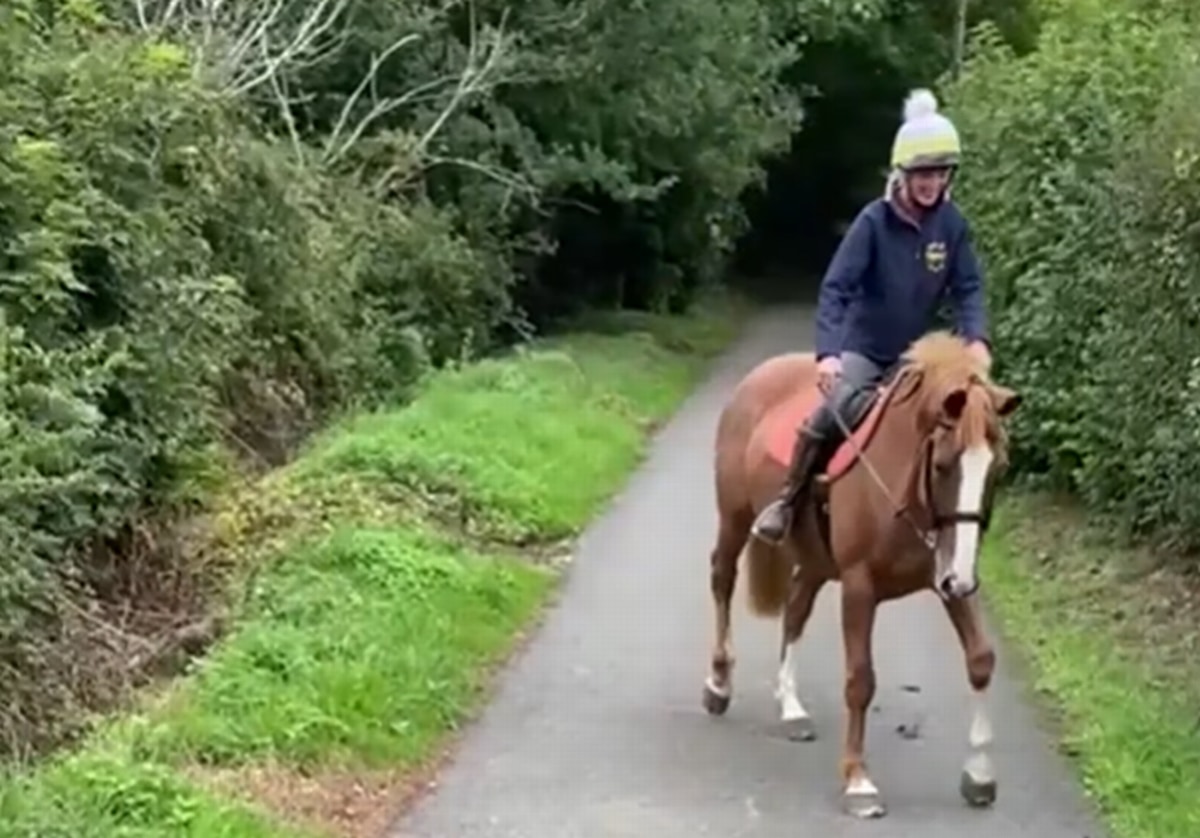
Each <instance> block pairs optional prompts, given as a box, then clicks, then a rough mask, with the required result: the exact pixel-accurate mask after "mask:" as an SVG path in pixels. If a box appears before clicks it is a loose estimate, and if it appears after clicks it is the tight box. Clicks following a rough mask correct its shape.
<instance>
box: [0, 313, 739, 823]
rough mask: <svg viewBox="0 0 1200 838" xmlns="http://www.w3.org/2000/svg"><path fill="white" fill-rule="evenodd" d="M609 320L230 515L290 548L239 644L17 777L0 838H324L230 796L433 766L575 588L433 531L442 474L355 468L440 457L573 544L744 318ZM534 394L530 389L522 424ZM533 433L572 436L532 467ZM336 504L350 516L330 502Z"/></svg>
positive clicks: (333, 433)
mask: <svg viewBox="0 0 1200 838" xmlns="http://www.w3.org/2000/svg"><path fill="white" fill-rule="evenodd" d="M599 320H600V321H602V322H599V323H594V324H592V325H593V327H594V328H596V329H597V331H592V332H590V333H586V334H572V335H568V336H564V337H561V338H558V339H555V340H553V341H549V342H546V344H544V345H536V346H534V347H533V349H532V350H531V351H523V352H517V353H513V354H512V355H510V356H509V357H507V358H503V359H498V360H494V361H489V362H487V363H485V364H482V365H478V366H476V365H468V366H466V367H464V368H463V369H462V370H440V371H438V372H436V373H434V374H433V375H432V376H431V380H430V381H429V382H428V385H427V387H426V388H425V389H424V390H423V392H422V393H420V394H419V395H418V396H417V397H416V398H415V399H414V400H413V401H412V402H411V403H410V404H407V405H399V406H393V407H391V408H390V409H388V410H384V411H378V412H376V413H374V414H372V415H371V416H369V417H367V418H365V419H362V420H358V421H348V422H345V423H341V424H339V425H336V426H334V427H333V428H331V429H330V430H329V431H328V432H327V434H326V435H324V437H323V438H322V439H321V440H319V441H318V442H317V444H315V445H314V446H312V447H311V448H310V449H308V450H307V451H305V452H304V453H302V454H301V455H300V456H299V457H298V458H297V460H296V461H295V462H293V463H291V464H289V465H288V466H286V467H284V468H282V469H278V470H276V471H274V472H272V473H271V474H270V475H267V476H265V477H264V478H262V479H261V480H259V481H256V485H254V486H253V487H250V488H249V489H248V493H249V496H250V497H253V498H254V499H255V501H256V502H257V505H259V506H260V507H261V517H257V518H255V517H254V516H253V515H251V516H250V517H251V520H248V521H247V520H246V516H247V511H246V504H245V503H240V502H239V501H240V500H241V498H231V499H230V500H229V501H228V508H227V509H224V510H223V512H225V513H227V514H228V515H229V516H230V517H232V518H235V519H237V521H236V523H232V522H231V526H230V529H231V530H232V533H231V537H230V541H231V542H236V543H235V544H231V545H230V546H231V548H240V547H244V546H246V544H245V542H247V541H252V542H257V543H258V544H256V545H255V546H256V547H257V546H260V545H262V544H266V545H268V546H267V547H266V548H265V549H262V550H261V551H260V550H255V551H254V552H255V553H256V561H255V562H254V564H253V567H254V569H255V570H256V571H257V572H256V573H247V574H246V577H247V580H246V581H247V590H246V591H245V594H246V595H245V597H244V600H243V606H242V608H241V609H240V613H239V614H238V615H237V618H238V619H237V621H236V627H235V628H234V630H233V631H232V632H231V633H230V634H229V635H227V636H226V637H225V638H224V639H223V640H222V641H221V643H220V645H219V646H218V647H217V648H216V649H215V650H214V651H213V652H212V653H211V654H210V655H209V656H208V657H207V658H206V659H205V660H204V661H203V663H201V664H199V665H197V666H195V667H194V668H193V669H192V671H191V672H189V673H188V674H187V675H186V676H185V677H184V678H182V679H180V680H179V681H177V682H175V683H174V684H172V685H171V686H170V689H169V690H167V691H166V692H165V694H164V695H162V696H161V697H160V699H159V700H157V701H155V702H154V703H153V704H152V706H149V707H147V709H146V710H145V711H144V712H142V713H140V714H137V715H131V716H127V717H123V718H119V719H117V720H114V721H113V722H112V723H110V724H106V725H105V726H104V727H103V728H101V729H99V730H97V731H96V732H95V733H94V734H93V735H92V736H91V737H89V740H88V741H87V742H86V743H85V745H84V747H83V748H82V749H81V750H80V751H79V752H78V753H77V754H75V755H72V756H68V757H65V758H59V759H56V760H52V761H50V762H48V763H47V764H44V765H42V766H39V767H38V768H36V769H35V770H33V771H31V772H29V773H27V774H24V775H17V774H14V775H11V776H5V777H0V836H13V838H35V836H36V838H42V836H48V837H50V838H58V836H67V835H74V836H86V838H92V836H95V838H109V837H110V836H117V835H121V836H126V835H128V836H136V838H141V837H142V836H146V838H149V836H160V835H172V836H175V835H179V836H197V838H199V836H203V837H204V838H209V836H228V838H284V836H291V838H311V836H313V835H315V834H326V833H327V831H326V832H321V833H316V832H301V827H300V826H283V825H282V824H281V823H276V822H275V819H274V818H271V819H268V818H267V817H266V816H260V815H258V814H256V813H254V812H251V811H249V810H247V809H246V808H244V807H242V806H234V805H231V803H230V802H229V801H227V800H225V799H223V798H224V795H225V794H229V793H230V792H231V791H233V792H238V791H241V790H243V788H244V787H245V786H246V785H247V780H249V779H252V778H255V777H256V776H262V774H266V775H268V776H272V777H273V778H275V779H276V781H277V783H278V785H279V786H281V787H283V786H286V785H287V784H286V782H284V781H287V780H297V779H299V778H303V779H304V782H303V784H302V785H304V786H305V787H308V788H312V787H313V786H314V785H316V786H318V787H319V786H320V784H321V783H322V779H323V778H324V777H326V776H329V775H333V776H334V777H335V778H351V777H353V778H356V779H357V778H358V777H364V778H366V777H371V776H372V771H373V770H379V771H382V772H386V775H387V776H388V777H393V776H395V774H394V772H397V771H406V770H411V769H414V768H417V767H421V766H428V765H429V764H430V760H431V759H432V758H434V757H436V755H437V754H439V753H441V752H442V751H443V750H444V747H445V743H446V736H447V735H448V734H450V733H452V732H453V731H455V730H456V729H458V728H459V727H460V726H461V724H462V723H463V721H464V719H466V718H467V717H469V715H470V714H471V713H472V711H474V710H475V709H476V708H477V707H478V706H479V702H480V699H481V698H482V697H483V696H484V694H485V687H486V685H487V681H488V674H489V672H490V671H491V670H492V668H493V667H494V665H495V664H496V662H497V661H498V660H499V659H500V658H502V657H503V655H504V654H505V653H506V652H507V651H508V650H509V649H511V647H512V641H513V637H514V635H516V634H518V633H519V631H520V630H521V629H522V628H523V627H525V626H526V625H527V624H528V621H529V619H530V618H531V616H532V615H533V614H534V613H535V612H536V611H537V609H538V607H539V606H540V605H541V604H542V603H543V602H544V601H545V599H546V597H547V596H548V595H549V594H550V592H551V590H552V586H553V582H554V579H555V575H556V574H555V571H554V569H553V568H552V567H551V566H550V564H549V563H546V564H539V563H537V562H533V561H530V560H529V555H528V554H525V555H521V556H517V555H513V552H512V550H511V547H505V546H502V545H498V544H497V543H496V540H497V538H498V537H500V538H502V537H504V536H505V535H506V533H505V532H504V531H503V527H494V528H491V527H489V528H485V530H484V531H483V532H482V533H481V535H483V536H484V537H483V538H472V537H471V535H472V534H468V533H464V532H463V531H462V530H461V529H460V528H459V526H458V522H457V521H451V522H449V523H450V526H447V527H444V528H443V527H439V526H438V519H439V517H440V513H441V510H442V507H443V506H444V505H443V504H441V503H439V504H437V505H436V508H434V509H431V510H430V512H431V513H432V514H431V515H429V516H422V515H421V514H420V511H419V509H420V507H419V503H418V502H414V501H416V500H417V499H419V498H420V497H421V496H422V495H429V494H431V493H433V492H435V491H437V490H438V489H439V488H440V476H439V475H438V474H436V473H432V472H429V471H424V472H420V473H419V476H418V478H417V479H415V480H410V485H409V486H407V487H402V488H399V490H398V487H396V486H395V485H394V484H391V483H388V482H386V481H380V480H378V479H376V478H377V464H376V463H375V462H374V460H373V459H370V458H365V459H362V460H356V459H355V458H354V457H353V456H347V452H365V451H374V452H384V453H385V454H386V452H387V450H388V448H389V447H390V446H392V445H394V444H397V443H400V444H404V443H405V442H406V441H407V440H409V439H414V438H415V439H418V440H420V444H419V446H418V449H419V450H418V451H417V453H418V454H419V455H420V456H421V457H424V458H425V461H427V462H440V463H449V464H459V463H463V464H470V467H469V468H466V469H462V470H461V474H462V476H464V477H465V478H466V479H465V480H464V482H463V484H462V485H461V486H460V487H459V488H460V490H461V491H462V492H463V493H464V494H465V495H470V496H473V497H477V496H479V495H480V494H481V493H486V494H487V499H488V501H489V502H490V503H493V504H495V507H496V509H498V510H502V511H504V510H516V511H518V512H524V513H526V514H525V515H524V516H523V517H524V519H525V520H527V521H531V522H532V526H531V527H530V528H529V529H527V530H526V531H524V532H523V533H522V536H523V537H524V539H525V540H526V542H532V543H533V544H532V545H530V544H528V543H527V544H526V545H525V546H526V547H527V548H528V547H529V546H541V547H548V548H555V547H556V545H554V544H553V543H550V542H552V541H553V540H554V539H556V538H558V537H559V536H561V535H562V534H563V532H564V531H568V532H575V531H577V530H578V529H579V528H580V527H582V526H583V525H584V524H585V523H586V521H587V519H588V518H589V517H590V516H591V514H592V513H593V511H594V508H595V505H596V504H597V503H599V502H600V499H601V498H602V497H605V496H608V495H611V493H612V492H614V491H615V490H617V489H618V488H619V486H620V483H621V481H622V480H623V479H625V476H626V474H627V472H628V469H629V468H630V467H631V466H632V465H633V464H634V462H635V461H636V459H637V457H638V456H639V455H640V454H641V452H642V451H643V450H644V449H645V445H646V442H647V435H646V434H645V433H644V431H645V429H646V427H647V426H648V425H649V424H651V423H653V422H657V421H660V420H662V419H663V418H665V417H666V416H667V415H668V414H669V413H670V412H671V411H672V410H673V409H674V408H675V407H676V406H677V405H678V403H679V401H680V400H681V399H682V398H683V397H684V396H685V395H686V393H687V392H688V390H689V386H690V385H691V384H693V383H694V382H695V381H696V379H697V378H698V377H699V376H700V375H701V374H702V373H703V371H704V369H705V367H706V363H705V362H706V361H707V359H708V358H709V357H710V356H711V355H712V354H713V353H714V352H716V351H717V350H719V349H721V348H722V347H723V346H724V344H725V343H727V341H728V340H729V339H730V338H731V337H732V335H733V333H734V327H735V325H736V324H735V323H734V322H733V321H734V320H736V318H731V316H730V312H729V306H728V304H726V305H724V306H723V307H722V308H721V309H720V310H719V311H717V312H715V313H714V312H712V311H711V310H706V311H704V312H703V313H702V314H699V315H691V316H688V317H686V318H664V317H660V316H656V315H640V316H634V317H625V316H619V317H603V318H599ZM630 321H633V322H630ZM599 331H602V332H603V334H600V333H598V332H599ZM516 385H520V387H521V392H523V393H528V394H530V397H529V398H528V399H527V401H525V405H526V406H525V408H524V410H518V408H517V407H516V406H515V404H514V401H515V400H514V391H515V388H516ZM464 406H466V408H467V409H466V410H464V409H463V407H464ZM601 420H602V422H601ZM601 424H603V426H604V427H603V428H601V427H600V426H601ZM529 436H532V437H533V438H535V439H541V440H545V439H554V440H567V441H568V442H567V443H566V444H564V445H561V446H559V445H542V446H541V447H540V448H539V449H538V450H537V451H536V452H533V451H531V450H530V447H529ZM483 450H487V451H488V452H489V454H490V456H489V457H488V458H486V459H485V460H484V461H482V462H479V463H475V462H474V461H473V459H472V458H471V457H470V455H471V454H474V453H476V452H479V451H483ZM406 453H408V454H409V455H412V454H413V450H412V448H411V443H410V449H409V451H408V452H406ZM314 498H320V499H321V500H322V502H324V501H332V503H330V504H329V505H328V506H325V505H324V503H322V507H323V508H322V509H319V510H318V509H314V508H313V506H312V503H313V499H314ZM534 513H546V514H541V515H538V514H534ZM317 519H319V520H317ZM314 520H315V521H316V524H317V526H315V527H314V526H313V523H314ZM485 523H487V524H494V523H495V518H489V519H487V521H486V522H485ZM485 543H486V546H485ZM377 776H378V775H377ZM214 779H217V780H223V782H218V783H215V784H213V783H211V781H212V780H214ZM197 780H201V781H204V780H208V781H210V783H208V784H209V785H215V786H216V788H217V789H220V790H221V791H222V792H223V794H221V795H220V796H218V795H217V794H214V793H209V792H201V791H200V790H199V787H198V784H197V782H196V781H197ZM339 787H341V785H340V784H339ZM270 802H272V803H274V804H275V805H276V806H279V801H278V800H272V801H270ZM285 805H286V804H285ZM276 814H278V815H280V816H281V817H280V820H283V818H285V817H286V818H287V820H289V821H292V820H294V816H295V815H296V814H297V812H295V811H288V810H286V808H285V810H284V811H282V812H277V813H276ZM339 826H344V824H339Z"/></svg>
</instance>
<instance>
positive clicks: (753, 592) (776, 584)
mask: <svg viewBox="0 0 1200 838" xmlns="http://www.w3.org/2000/svg"><path fill="white" fill-rule="evenodd" d="M745 555H746V574H747V576H748V577H749V580H748V584H747V586H746V596H747V599H748V600H749V603H750V610H751V612H753V613H754V614H755V615H757V616H759V617H774V616H775V615H777V614H778V613H779V612H780V611H782V610H783V605H784V603H785V602H786V601H787V596H788V588H789V585H790V583H791V578H792V572H791V566H790V564H789V563H788V559H787V556H786V555H785V554H784V552H783V550H780V549H777V548H775V547H772V546H770V545H769V544H763V543H762V542H761V541H759V540H758V539H756V538H754V537H753V536H751V538H750V540H749V542H747V544H746V551H745Z"/></svg>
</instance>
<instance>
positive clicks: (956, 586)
mask: <svg viewBox="0 0 1200 838" xmlns="http://www.w3.org/2000/svg"><path fill="white" fill-rule="evenodd" d="M935 587H936V588H937V592H938V595H939V596H941V598H942V599H944V600H953V599H966V598H967V597H969V596H971V595H972V594H973V593H975V592H976V591H978V590H979V577H978V576H975V575H974V574H972V578H970V579H962V578H960V577H959V576H958V575H957V574H955V573H947V574H945V575H944V576H942V578H940V579H939V580H938V581H937V585H936V586H935Z"/></svg>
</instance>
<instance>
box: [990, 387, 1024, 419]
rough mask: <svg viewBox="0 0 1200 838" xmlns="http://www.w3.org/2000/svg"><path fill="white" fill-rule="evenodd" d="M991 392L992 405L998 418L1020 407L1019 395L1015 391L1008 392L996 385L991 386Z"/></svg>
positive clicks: (1008, 390) (1005, 388)
mask: <svg viewBox="0 0 1200 838" xmlns="http://www.w3.org/2000/svg"><path fill="white" fill-rule="evenodd" d="M991 390H992V405H993V406H994V407H995V408H996V413H998V414H999V415H1000V416H1008V415H1010V414H1011V413H1012V412H1013V411H1015V410H1016V409H1017V408H1018V407H1020V406H1021V394H1020V393H1018V392H1017V391H1016V390H1010V389H1008V388H1007V387H1001V386H1000V385H998V384H993V385H992V388H991Z"/></svg>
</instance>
